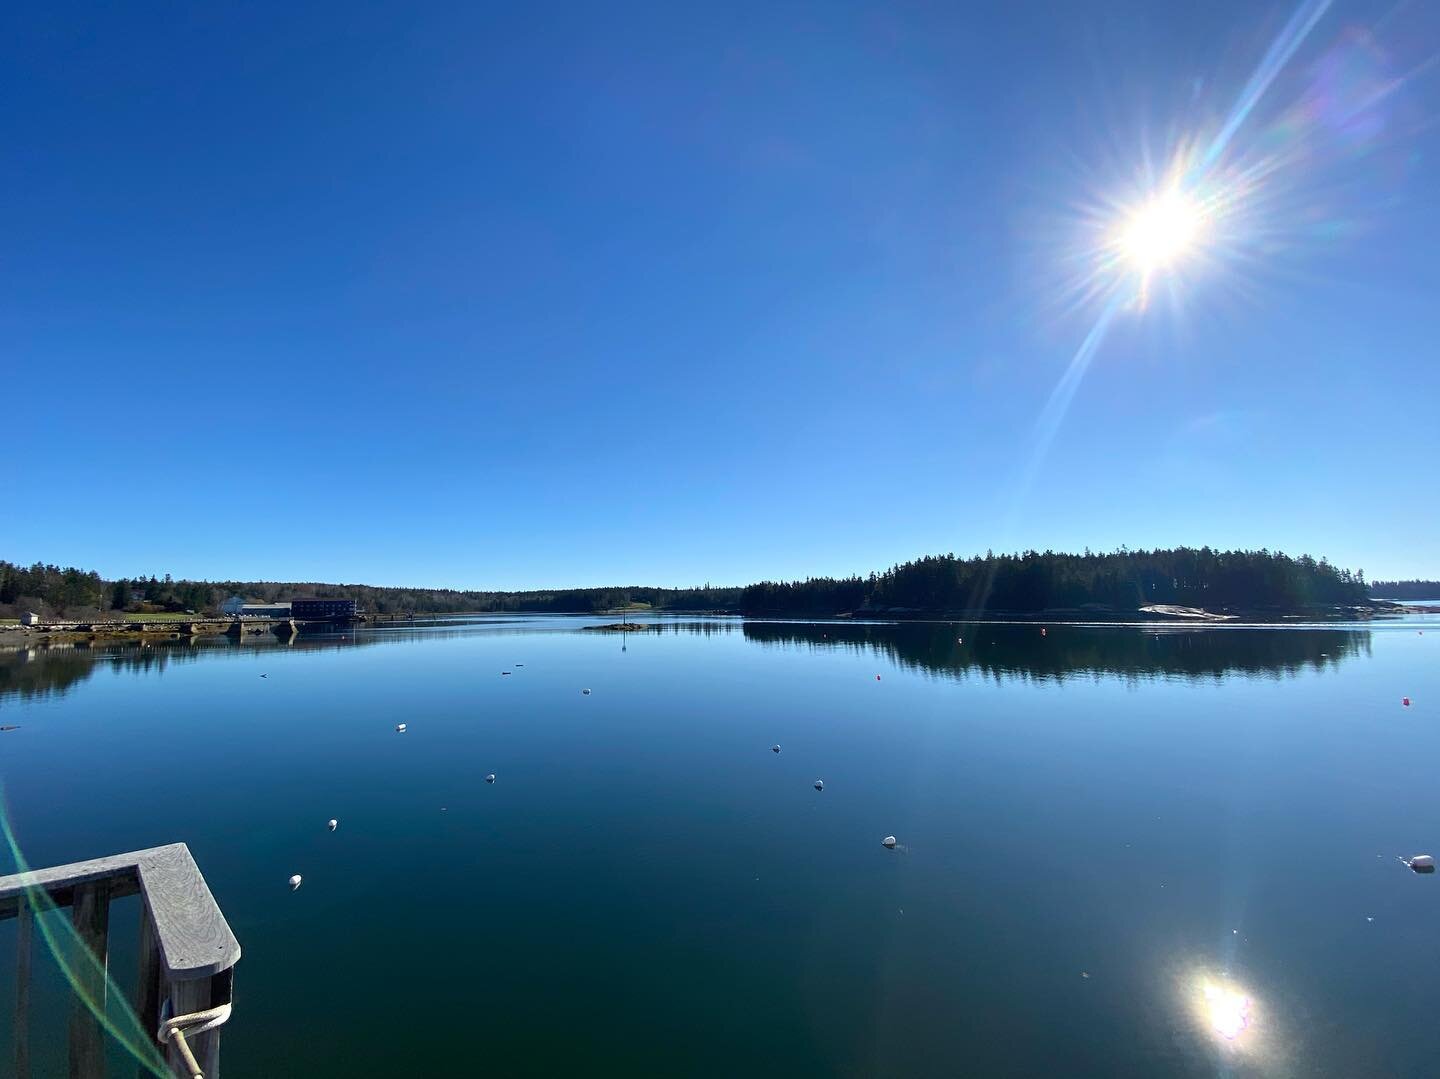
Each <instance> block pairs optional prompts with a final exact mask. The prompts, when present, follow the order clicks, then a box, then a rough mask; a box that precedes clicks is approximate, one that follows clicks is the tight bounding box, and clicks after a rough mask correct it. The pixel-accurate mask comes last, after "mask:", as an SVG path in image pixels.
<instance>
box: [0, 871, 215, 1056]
mask: <svg viewBox="0 0 1440 1079" xmlns="http://www.w3.org/2000/svg"><path fill="white" fill-rule="evenodd" d="M42 893H43V897H48V904H51V905H53V906H55V907H69V908H70V920H71V924H72V925H73V927H74V931H75V937H76V938H78V940H79V942H81V943H83V945H84V946H85V947H86V948H88V949H89V951H90V953H91V954H92V955H93V956H94V957H95V962H94V963H88V962H87V963H80V964H76V969H74V970H73V971H72V972H71V977H72V980H73V981H74V983H75V989H76V995H75V1000H74V1002H73V1004H72V1005H71V1014H70V1044H69V1051H70V1076H71V1079H94V1077H96V1076H103V1075H104V1074H105V1042H104V1039H105V1033H104V1028H103V1026H102V1024H101V1022H100V1020H99V1019H98V1018H97V1017H96V1016H95V1015H94V1014H93V1012H92V1011H91V1010H90V1009H89V1008H88V1007H86V1005H85V1004H84V1003H83V1001H82V999H81V996H80V994H81V993H85V994H86V995H88V996H90V998H91V999H92V1000H104V999H105V991H106V986H105V981H106V971H107V957H108V949H109V943H108V942H109V930H110V901H111V900H112V899H119V898H122V897H124V896H129V895H136V894H138V895H139V896H140V900H141V911H140V977H139V986H138V988H137V991H136V995H135V1000H134V1002H133V1005H134V1009H135V1014H136V1016H137V1017H138V1018H139V1021H140V1026H141V1028H142V1029H143V1031H144V1032H145V1037H147V1038H148V1039H149V1043H150V1045H151V1046H153V1047H154V1048H155V1050H156V1052H157V1053H158V1054H160V1055H162V1056H163V1057H164V1059H165V1061H166V1062H168V1063H169V1065H170V1068H171V1070H172V1071H174V1072H175V1074H177V1075H188V1074H189V1069H188V1066H187V1065H186V1064H185V1062H184V1059H183V1055H182V1051H181V1047H180V1044H179V1040H178V1039H175V1038H171V1039H169V1040H168V1041H167V1042H165V1043H163V1044H162V1043H161V1041H160V1040H159V1037H158V1031H159V1028H160V1026H161V1021H162V1019H161V1016H162V1011H163V1013H164V1014H165V1015H166V1016H185V1015H192V1014H194V1013H196V1012H203V1011H206V1010H207V1009H210V1008H213V1007H216V1006H219V1005H222V1004H229V1003H230V1000H231V994H232V989H233V974H234V967H235V964H236V963H237V962H239V960H240V945H239V943H238V942H237V941H236V940H235V936H234V934H233V933H231V932H230V926H229V925H227V924H226V922H225V917H224V915H222V914H221V913H220V908H219V907H218V906H216V905H215V899H214V897H213V896H212V895H211V894H210V889H209V887H208V886H207V885H206V884H205V878H204V877H202V876H201V875H200V870H199V868H197V867H196V865H195V859H194V858H192V857H191V856H190V850H189V848H187V847H186V846H185V844H184V843H172V844H170V845H169V846H166V847H152V848H150V849H149V850H141V851H134V852H133V853H130V854H118V855H115V856H114V857H112V858H97V859H95V860H94V861H89V862H75V863H73V864H71V865H62V866H57V867H55V868H53V869H40V870H34V871H31V872H29V873H18V874H15V875H14V876H9V877H0V919H5V918H13V917H18V918H19V932H18V934H17V944H16V953H17V960H16V982H15V989H16V995H15V1060H14V1068H15V1070H14V1075H15V1076H16V1079H30V1006H29V1002H30V977H31V967H32V964H33V961H34V949H35V942H34V936H35V933H34V930H35V916H36V913H37V911H36V910H35V906H36V903H37V901H39V902H42V910H41V913H43V911H44V910H45V909H48V907H47V906H44V905H43V903H44V900H43V898H42ZM187 1041H188V1047H189V1049H190V1051H191V1052H192V1053H193V1055H194V1057H195V1060H196V1062H197V1063H198V1064H199V1065H200V1068H201V1070H202V1071H203V1073H204V1075H205V1079H216V1077H217V1076H218V1075H219V1061H220V1030H219V1029H218V1028H217V1029H214V1030H208V1031H205V1032H204V1033H199V1034H194V1035H192V1036H190V1037H189V1038H188V1039H187ZM3 1068H4V1064H3V1063H0V1070H3ZM151 1074H153V1072H152V1070H151V1068H150V1067H148V1066H147V1065H145V1064H144V1063H142V1064H141V1065H140V1075H142V1076H145V1075H151Z"/></svg>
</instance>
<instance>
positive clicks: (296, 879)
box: [290, 873, 300, 892]
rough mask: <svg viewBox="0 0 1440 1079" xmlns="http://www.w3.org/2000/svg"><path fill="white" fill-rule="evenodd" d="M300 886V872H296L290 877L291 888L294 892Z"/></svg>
mask: <svg viewBox="0 0 1440 1079" xmlns="http://www.w3.org/2000/svg"><path fill="white" fill-rule="evenodd" d="M298 887H300V874H299V873H296V874H295V875H294V876H293V877H291V878H290V890H291V891H292V892H293V891H294V890H295V889H296V888H298Z"/></svg>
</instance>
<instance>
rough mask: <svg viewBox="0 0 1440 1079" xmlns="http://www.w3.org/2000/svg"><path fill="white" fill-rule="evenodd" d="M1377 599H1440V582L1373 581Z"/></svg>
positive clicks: (1372, 585) (1374, 593)
mask: <svg viewBox="0 0 1440 1079" xmlns="http://www.w3.org/2000/svg"><path fill="white" fill-rule="evenodd" d="M1370 595H1371V596H1372V597H1373V598H1375V599H1440V581H1372V582H1371V583H1370Z"/></svg>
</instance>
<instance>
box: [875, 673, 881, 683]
mask: <svg viewBox="0 0 1440 1079" xmlns="http://www.w3.org/2000/svg"><path fill="white" fill-rule="evenodd" d="M875 681H877V682H878V681H880V676H879V675H878V674H877V675H876V676H875Z"/></svg>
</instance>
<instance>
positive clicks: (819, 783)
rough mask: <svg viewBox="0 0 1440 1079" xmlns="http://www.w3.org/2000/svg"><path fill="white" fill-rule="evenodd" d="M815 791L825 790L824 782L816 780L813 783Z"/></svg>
mask: <svg viewBox="0 0 1440 1079" xmlns="http://www.w3.org/2000/svg"><path fill="white" fill-rule="evenodd" d="M815 789H816V790H817V791H823V790H824V789H825V781H824V780H823V779H817V780H816V781H815Z"/></svg>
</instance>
